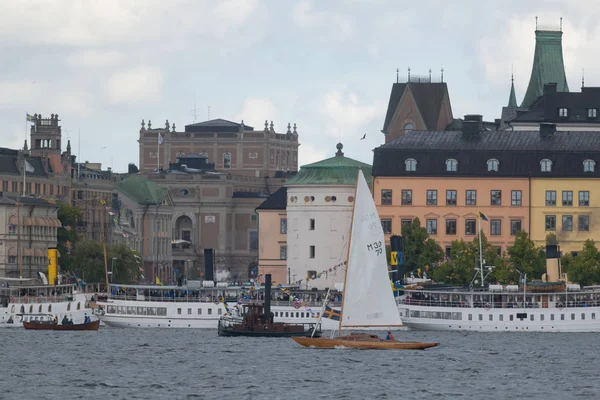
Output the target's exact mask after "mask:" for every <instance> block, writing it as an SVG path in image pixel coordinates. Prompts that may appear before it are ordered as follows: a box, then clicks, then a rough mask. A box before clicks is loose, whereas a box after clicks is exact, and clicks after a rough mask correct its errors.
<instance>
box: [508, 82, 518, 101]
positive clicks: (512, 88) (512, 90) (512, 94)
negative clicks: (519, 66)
mask: <svg viewBox="0 0 600 400" xmlns="http://www.w3.org/2000/svg"><path fill="white" fill-rule="evenodd" d="M508 107H512V108H517V96H516V95H515V77H514V75H513V74H510V96H508Z"/></svg>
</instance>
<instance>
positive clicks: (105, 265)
mask: <svg viewBox="0 0 600 400" xmlns="http://www.w3.org/2000/svg"><path fill="white" fill-rule="evenodd" d="M100 205H101V206H102V214H101V215H102V221H101V222H100V229H101V234H100V235H101V236H102V247H103V248H104V275H105V277H106V293H107V294H108V293H110V288H109V287H108V257H107V255H106V238H105V237H104V220H105V214H104V213H105V212H106V201H104V200H100Z"/></svg>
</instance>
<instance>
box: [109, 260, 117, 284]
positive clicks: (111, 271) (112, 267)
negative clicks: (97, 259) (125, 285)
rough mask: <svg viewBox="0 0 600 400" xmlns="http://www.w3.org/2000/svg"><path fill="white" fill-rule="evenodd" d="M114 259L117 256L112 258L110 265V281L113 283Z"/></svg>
mask: <svg viewBox="0 0 600 400" xmlns="http://www.w3.org/2000/svg"><path fill="white" fill-rule="evenodd" d="M115 261H117V257H113V258H112V263H111V266H110V283H113V275H114V274H115Z"/></svg>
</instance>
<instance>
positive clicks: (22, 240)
mask: <svg viewBox="0 0 600 400" xmlns="http://www.w3.org/2000/svg"><path fill="white" fill-rule="evenodd" d="M57 211H58V207H56V205H54V204H51V203H48V202H46V201H44V200H42V199H39V198H36V197H31V196H17V195H11V194H6V193H0V237H2V244H1V245H0V277H7V278H19V277H23V278H37V277H38V272H43V273H44V274H46V273H47V272H48V249H50V248H54V249H55V248H56V245H57V241H56V238H57V229H58V228H59V227H60V226H61V223H60V221H59V220H58V218H57V215H56V214H57Z"/></svg>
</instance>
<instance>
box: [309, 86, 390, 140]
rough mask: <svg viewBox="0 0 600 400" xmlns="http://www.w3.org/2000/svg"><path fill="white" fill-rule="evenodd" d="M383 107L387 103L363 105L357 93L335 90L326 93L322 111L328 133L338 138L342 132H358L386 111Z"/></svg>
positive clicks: (344, 133) (345, 133)
mask: <svg viewBox="0 0 600 400" xmlns="http://www.w3.org/2000/svg"><path fill="white" fill-rule="evenodd" d="M381 107H385V105H383V104H371V105H361V104H359V99H358V96H357V95H356V94H354V93H352V92H348V93H342V92H340V91H336V90H334V91H330V92H328V93H326V94H325V95H324V97H323V100H322V102H321V107H320V113H321V115H322V116H323V117H324V118H325V119H326V133H327V134H328V135H329V136H332V137H336V138H337V137H339V136H340V135H342V134H343V135H344V136H346V135H347V134H358V132H360V131H361V130H362V128H363V127H364V125H366V124H367V123H369V122H371V121H372V120H373V119H375V118H377V117H380V116H381V115H382V114H383V113H384V112H385V108H383V109H382V108H381Z"/></svg>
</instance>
